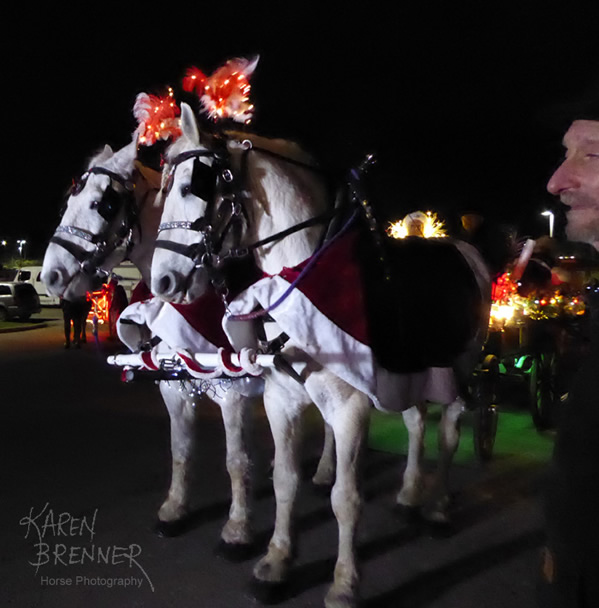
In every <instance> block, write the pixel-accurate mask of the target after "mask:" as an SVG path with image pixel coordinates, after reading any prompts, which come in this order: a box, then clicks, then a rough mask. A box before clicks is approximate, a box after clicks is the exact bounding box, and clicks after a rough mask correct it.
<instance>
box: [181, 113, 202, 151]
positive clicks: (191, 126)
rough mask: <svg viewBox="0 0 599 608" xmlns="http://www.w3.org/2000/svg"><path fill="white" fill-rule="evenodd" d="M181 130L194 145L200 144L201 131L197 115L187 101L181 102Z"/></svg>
mask: <svg viewBox="0 0 599 608" xmlns="http://www.w3.org/2000/svg"><path fill="white" fill-rule="evenodd" d="M181 131H182V133H183V135H185V137H187V139H189V140H190V141H191V142H192V143H193V144H194V145H196V146H199V145H200V131H199V129H198V122H197V120H196V117H195V115H194V113H193V110H192V109H191V106H189V105H188V104H186V103H182V104H181Z"/></svg>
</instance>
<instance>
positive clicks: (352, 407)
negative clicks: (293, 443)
mask: <svg viewBox="0 0 599 608" xmlns="http://www.w3.org/2000/svg"><path fill="white" fill-rule="evenodd" d="M331 384H332V383H330V382H327V385H328V386H331ZM343 384H345V383H343ZM337 386H338V385H337ZM346 386H347V385H346ZM347 388H349V387H347ZM344 392H346V391H344ZM347 392H349V394H346V395H343V399H339V395H338V396H337V401H336V403H335V404H334V405H333V406H332V407H331V405H332V403H333V401H332V399H331V400H330V402H329V408H330V410H331V411H330V412H327V419H328V420H329V421H330V422H331V426H332V427H333V432H334V433H335V445H336V456H337V474H336V479H335V484H334V485H333V489H332V491H331V506H332V507H333V513H334V514H335V517H336V519H337V525H338V530H339V545H338V552H337V562H336V563H335V573H334V578H333V584H332V585H331V587H330V588H329V590H328V592H327V595H326V597H325V606H326V608H353V607H354V606H356V605H357V599H358V585H359V575H358V568H357V563H356V555H355V550H354V547H355V536H356V528H357V524H358V519H359V516H360V510H361V497H360V493H359V491H358V479H357V477H358V462H359V457H360V454H361V448H362V445H363V443H364V438H365V436H366V431H367V428H368V421H369V413H370V402H369V401H368V398H367V397H366V395H364V394H363V393H360V392H358V391H356V390H350V391H347ZM321 393H322V390H321Z"/></svg>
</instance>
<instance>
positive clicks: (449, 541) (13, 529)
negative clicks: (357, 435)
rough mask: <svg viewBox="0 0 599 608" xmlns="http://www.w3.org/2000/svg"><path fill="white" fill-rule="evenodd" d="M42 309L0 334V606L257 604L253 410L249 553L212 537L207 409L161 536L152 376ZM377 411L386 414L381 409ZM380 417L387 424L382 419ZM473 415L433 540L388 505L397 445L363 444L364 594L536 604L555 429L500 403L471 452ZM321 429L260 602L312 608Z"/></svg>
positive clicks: (162, 475) (259, 443) (327, 539)
mask: <svg viewBox="0 0 599 608" xmlns="http://www.w3.org/2000/svg"><path fill="white" fill-rule="evenodd" d="M42 316H44V317H45V318H47V319H48V320H49V323H48V327H45V328H40V329H36V330H32V331H27V332H23V333H10V334H3V335H0V373H1V375H2V381H1V384H0V388H1V391H2V399H1V401H0V407H1V408H2V424H1V425H0V434H1V437H0V439H1V442H2V446H3V453H4V460H3V467H2V483H1V484H0V509H1V516H2V520H1V521H2V526H3V531H2V544H1V545H0V546H1V549H0V551H1V553H0V555H1V557H0V559H1V571H2V585H1V586H0V606H15V607H19V608H22V607H27V608H29V607H36V608H55V607H56V608H58V607H60V608H71V607H75V606H86V608H96V607H98V608H105V607H106V606H119V607H121V606H122V607H143V608H165V607H175V606H176V607H177V608H191V607H194V608H196V607H198V608H225V607H226V608H232V607H235V608H236V607H245V606H260V605H262V604H261V602H260V601H259V600H258V599H256V597H255V596H254V595H253V593H252V589H251V587H250V585H249V583H250V579H251V569H252V566H253V563H254V562H255V561H256V558H257V556H258V555H260V553H261V552H262V551H263V549H264V547H265V546H266V544H267V542H268V538H269V535H270V533H271V531H272V521H273V510H274V501H273V495H272V485H271V481H270V478H269V462H270V459H271V457H272V440H271V438H270V434H269V431H268V426H267V423H266V420H265V418H264V415H263V413H262V410H261V409H260V407H259V406H258V407H257V408H256V412H255V428H254V433H253V448H254V454H255V463H254V479H255V488H256V489H255V500H256V507H255V529H256V533H257V539H256V548H255V552H254V554H253V555H250V556H249V557H248V559H245V560H243V561H241V562H238V563H232V562H230V561H228V560H227V559H225V557H223V556H222V555H221V554H220V553H219V552H218V550H217V549H218V536H219V531H220V528H221V526H222V525H223V523H224V521H225V518H226V514H227V511H228V503H229V489H228V482H227V476H226V473H225V467H224V461H223V454H224V448H223V431H222V424H221V421H220V418H219V414H218V411H217V409H216V408H215V407H206V408H205V409H203V410H202V411H200V412H198V414H199V416H198V417H199V424H198V434H199V438H200V444H201V450H200V453H199V455H198V462H197V466H196V468H195V471H196V479H195V480H194V487H195V488H196V490H197V491H196V496H195V505H196V509H195V511H194V516H193V518H192V520H191V523H190V526H189V530H188V531H187V532H186V533H185V534H184V535H182V536H179V537H177V538H170V539H169V538H160V537H158V536H156V535H155V534H154V533H153V531H152V526H153V523H154V519H155V514H156V511H157V509H158V507H159V505H160V503H161V501H162V499H163V497H164V492H165V489H166V488H167V484H168V478H169V431H168V418H167V416H166V413H165V409H164V406H163V405H162V402H161V400H160V397H159V394H158V392H157V389H156V387H154V386H153V385H152V384H139V383H136V384H132V385H123V384H122V383H121V382H120V381H119V374H118V372H117V371H115V370H114V369H111V368H109V367H108V366H106V365H105V364H104V360H105V355H106V354H107V352H109V351H111V350H114V348H115V347H114V345H112V344H110V343H109V342H108V341H107V340H106V339H105V336H101V341H100V344H99V346H96V345H93V344H88V345H87V346H86V347H84V348H83V349H82V350H80V351H77V350H69V351H66V350H64V349H63V348H62V338H61V335H60V311H56V310H50V311H48V310H45V311H44V313H43V314H42ZM53 319H54V320H53ZM375 423H376V424H377V425H379V428H380V425H381V424H385V422H384V421H383V420H381V417H380V416H377V417H376V420H375ZM386 424H388V426H389V428H391V427H393V426H394V425H395V426H397V427H399V426H401V424H400V423H399V422H397V421H396V420H395V419H388V422H387V423H386ZM469 425H470V419H469V417H468V416H467V417H466V418H465V419H464V423H463V442H462V446H461V449H460V453H459V455H458V461H457V465H456V467H455V470H454V472H453V476H452V490H453V492H454V505H453V512H454V516H455V530H454V534H453V535H452V536H450V537H449V538H435V537H432V536H431V535H430V534H429V530H428V529H426V528H423V527H421V526H418V525H414V524H408V523H406V522H404V521H403V520H401V519H399V518H398V517H397V515H396V514H395V513H394V511H393V494H394V492H395V491H396V490H397V486H398V480H399V476H400V472H401V468H402V466H403V464H404V456H403V451H402V450H401V448H399V449H397V450H392V452H394V453H391V452H382V451H377V450H373V449H369V450H368V452H367V454H366V458H365V466H364V483H363V488H364V496H365V504H364V510H363V517H362V521H361V525H360V530H359V542H358V551H359V556H360V560H361V568H362V577H363V579H362V580H363V584H362V588H361V591H362V598H363V599H362V603H361V607H362V608H375V607H376V608H378V607H389V608H391V607H393V608H399V607H402V606H406V607H407V606H409V607H410V608H418V607H430V608H450V607H451V608H469V607H476V608H479V607H480V606H484V607H485V608H500V607H501V608H504V607H506V606H509V607H510V608H525V607H526V608H528V607H532V606H535V583H536V578H537V573H538V565H539V548H540V546H541V544H542V539H543V521H542V514H541V508H540V499H539V496H540V494H539V491H540V487H541V484H542V479H543V472H544V470H545V466H546V460H547V454H548V453H549V450H550V448H551V442H552V439H551V436H550V435H547V436H540V435H539V434H538V433H537V432H536V431H535V429H534V428H533V425H532V423H531V421H530V419H529V416H528V414H527V413H526V412H525V411H522V410H520V409H518V408H516V407H510V406H509V405H506V406H505V407H504V408H503V409H502V412H501V414H500V426H499V433H498V441H497V450H496V453H495V456H494V458H493V460H492V461H491V462H490V463H488V464H487V465H482V464H480V463H478V462H477V461H476V460H475V458H474V456H473V451H472V435H471V428H470V427H469ZM398 433H399V431H398ZM320 438H321V427H320V423H319V421H318V417H317V416H316V415H315V414H314V412H310V413H309V415H308V416H307V420H306V433H305V449H304V458H303V465H304V470H305V476H306V481H305V482H304V483H303V484H302V488H301V491H300V497H299V502H298V507H297V520H296V523H297V531H298V536H299V539H300V540H299V555H298V558H297V561H296V563H295V566H294V568H293V571H292V577H291V581H290V583H289V585H288V586H287V587H286V588H285V589H283V590H282V591H281V593H280V595H279V596H278V597H272V598H262V599H263V600H267V601H270V602H276V603H278V605H280V606H281V607H284V608H309V607H313V606H321V605H322V598H323V597H324V594H325V592H326V588H327V585H328V583H329V581H330V580H331V577H332V569H333V564H334V557H335V546H336V526H335V522H334V518H333V515H332V513H331V510H330V506H329V503H328V498H327V497H326V496H322V495H320V494H318V493H315V492H314V491H313V490H312V488H311V486H310V483H309V481H308V478H309V475H310V473H311V472H312V470H313V467H314V464H315V458H316V455H317V453H318V449H319V445H320ZM398 445H399V444H398ZM395 452H396V453H395ZM429 464H430V465H431V466H432V461H431V462H429ZM50 515H53V518H51V517H50ZM36 518H37V519H36ZM33 522H35V524H37V528H36V525H34V523H33ZM42 522H46V524H48V525H46V526H45V527H44V526H42ZM51 523H54V524H56V525H54V526H53V527H52V526H50V525H49V524H51ZM59 524H60V525H59ZM38 530H39V534H41V535H42V536H43V538H40V537H39V535H38ZM90 530H93V535H92V534H91V531H90ZM39 543H42V544H39ZM43 543H45V544H43ZM46 545H47V546H46ZM53 551H58V554H59V558H57V557H53V556H52V552H53ZM128 551H133V552H134V554H135V562H130V565H129V564H128V563H127V561H126V560H125V558H124V557H123V554H126V553H127V552H128ZM53 562H56V563H53ZM61 562H66V563H61ZM82 562H83V563H82ZM36 564H40V565H39V567H37V566H36ZM134 579H135V581H136V582H135V583H134V584H132V585H131V586H129V587H123V586H122V585H123V584H124V583H125V582H131V581H133V580H134ZM69 583H70V584H69ZM111 585H112V586H111Z"/></svg>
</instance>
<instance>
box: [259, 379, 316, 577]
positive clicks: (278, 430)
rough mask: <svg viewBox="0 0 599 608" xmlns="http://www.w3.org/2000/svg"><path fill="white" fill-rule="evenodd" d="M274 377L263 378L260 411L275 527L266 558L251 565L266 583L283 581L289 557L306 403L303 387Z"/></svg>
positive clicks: (290, 553)
mask: <svg viewBox="0 0 599 608" xmlns="http://www.w3.org/2000/svg"><path fill="white" fill-rule="evenodd" d="M275 374H276V375H275ZM275 374H273V376H275V377H274V378H273V377H268V378H267V379H266V384H265V389H264V408H265V410H266V415H267V417H268V422H269V424H270V429H271V432H272V436H273V441H274V446H275V459H274V470H273V486H274V493H275V502H276V511H275V528H274V533H273V535H272V537H271V539H270V543H269V545H268V551H267V553H266V555H265V556H264V557H262V559H260V561H258V563H257V564H256V565H255V566H254V577H255V579H256V580H257V581H258V582H261V583H269V584H278V583H282V582H284V580H285V579H286V578H287V574H288V571H289V566H290V565H291V560H292V557H293V542H292V537H291V518H292V512H293V506H294V503H295V497H296V494H297V489H298V484H299V479H300V475H299V463H298V447H299V443H300V435H301V433H300V427H301V414H302V411H303V410H304V409H305V408H306V407H307V406H308V405H309V403H310V401H309V399H308V398H307V396H306V394H305V391H304V390H303V388H302V387H301V386H300V385H299V384H295V385H293V384H291V383H295V380H292V379H291V378H287V377H285V376H282V375H281V374H278V373H275Z"/></svg>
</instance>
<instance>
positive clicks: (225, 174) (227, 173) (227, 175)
mask: <svg viewBox="0 0 599 608" xmlns="http://www.w3.org/2000/svg"><path fill="white" fill-rule="evenodd" d="M221 175H222V178H223V180H225V181H226V182H227V183H228V184H230V183H231V182H232V181H233V173H232V171H231V169H223V171H222V173H221Z"/></svg>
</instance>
